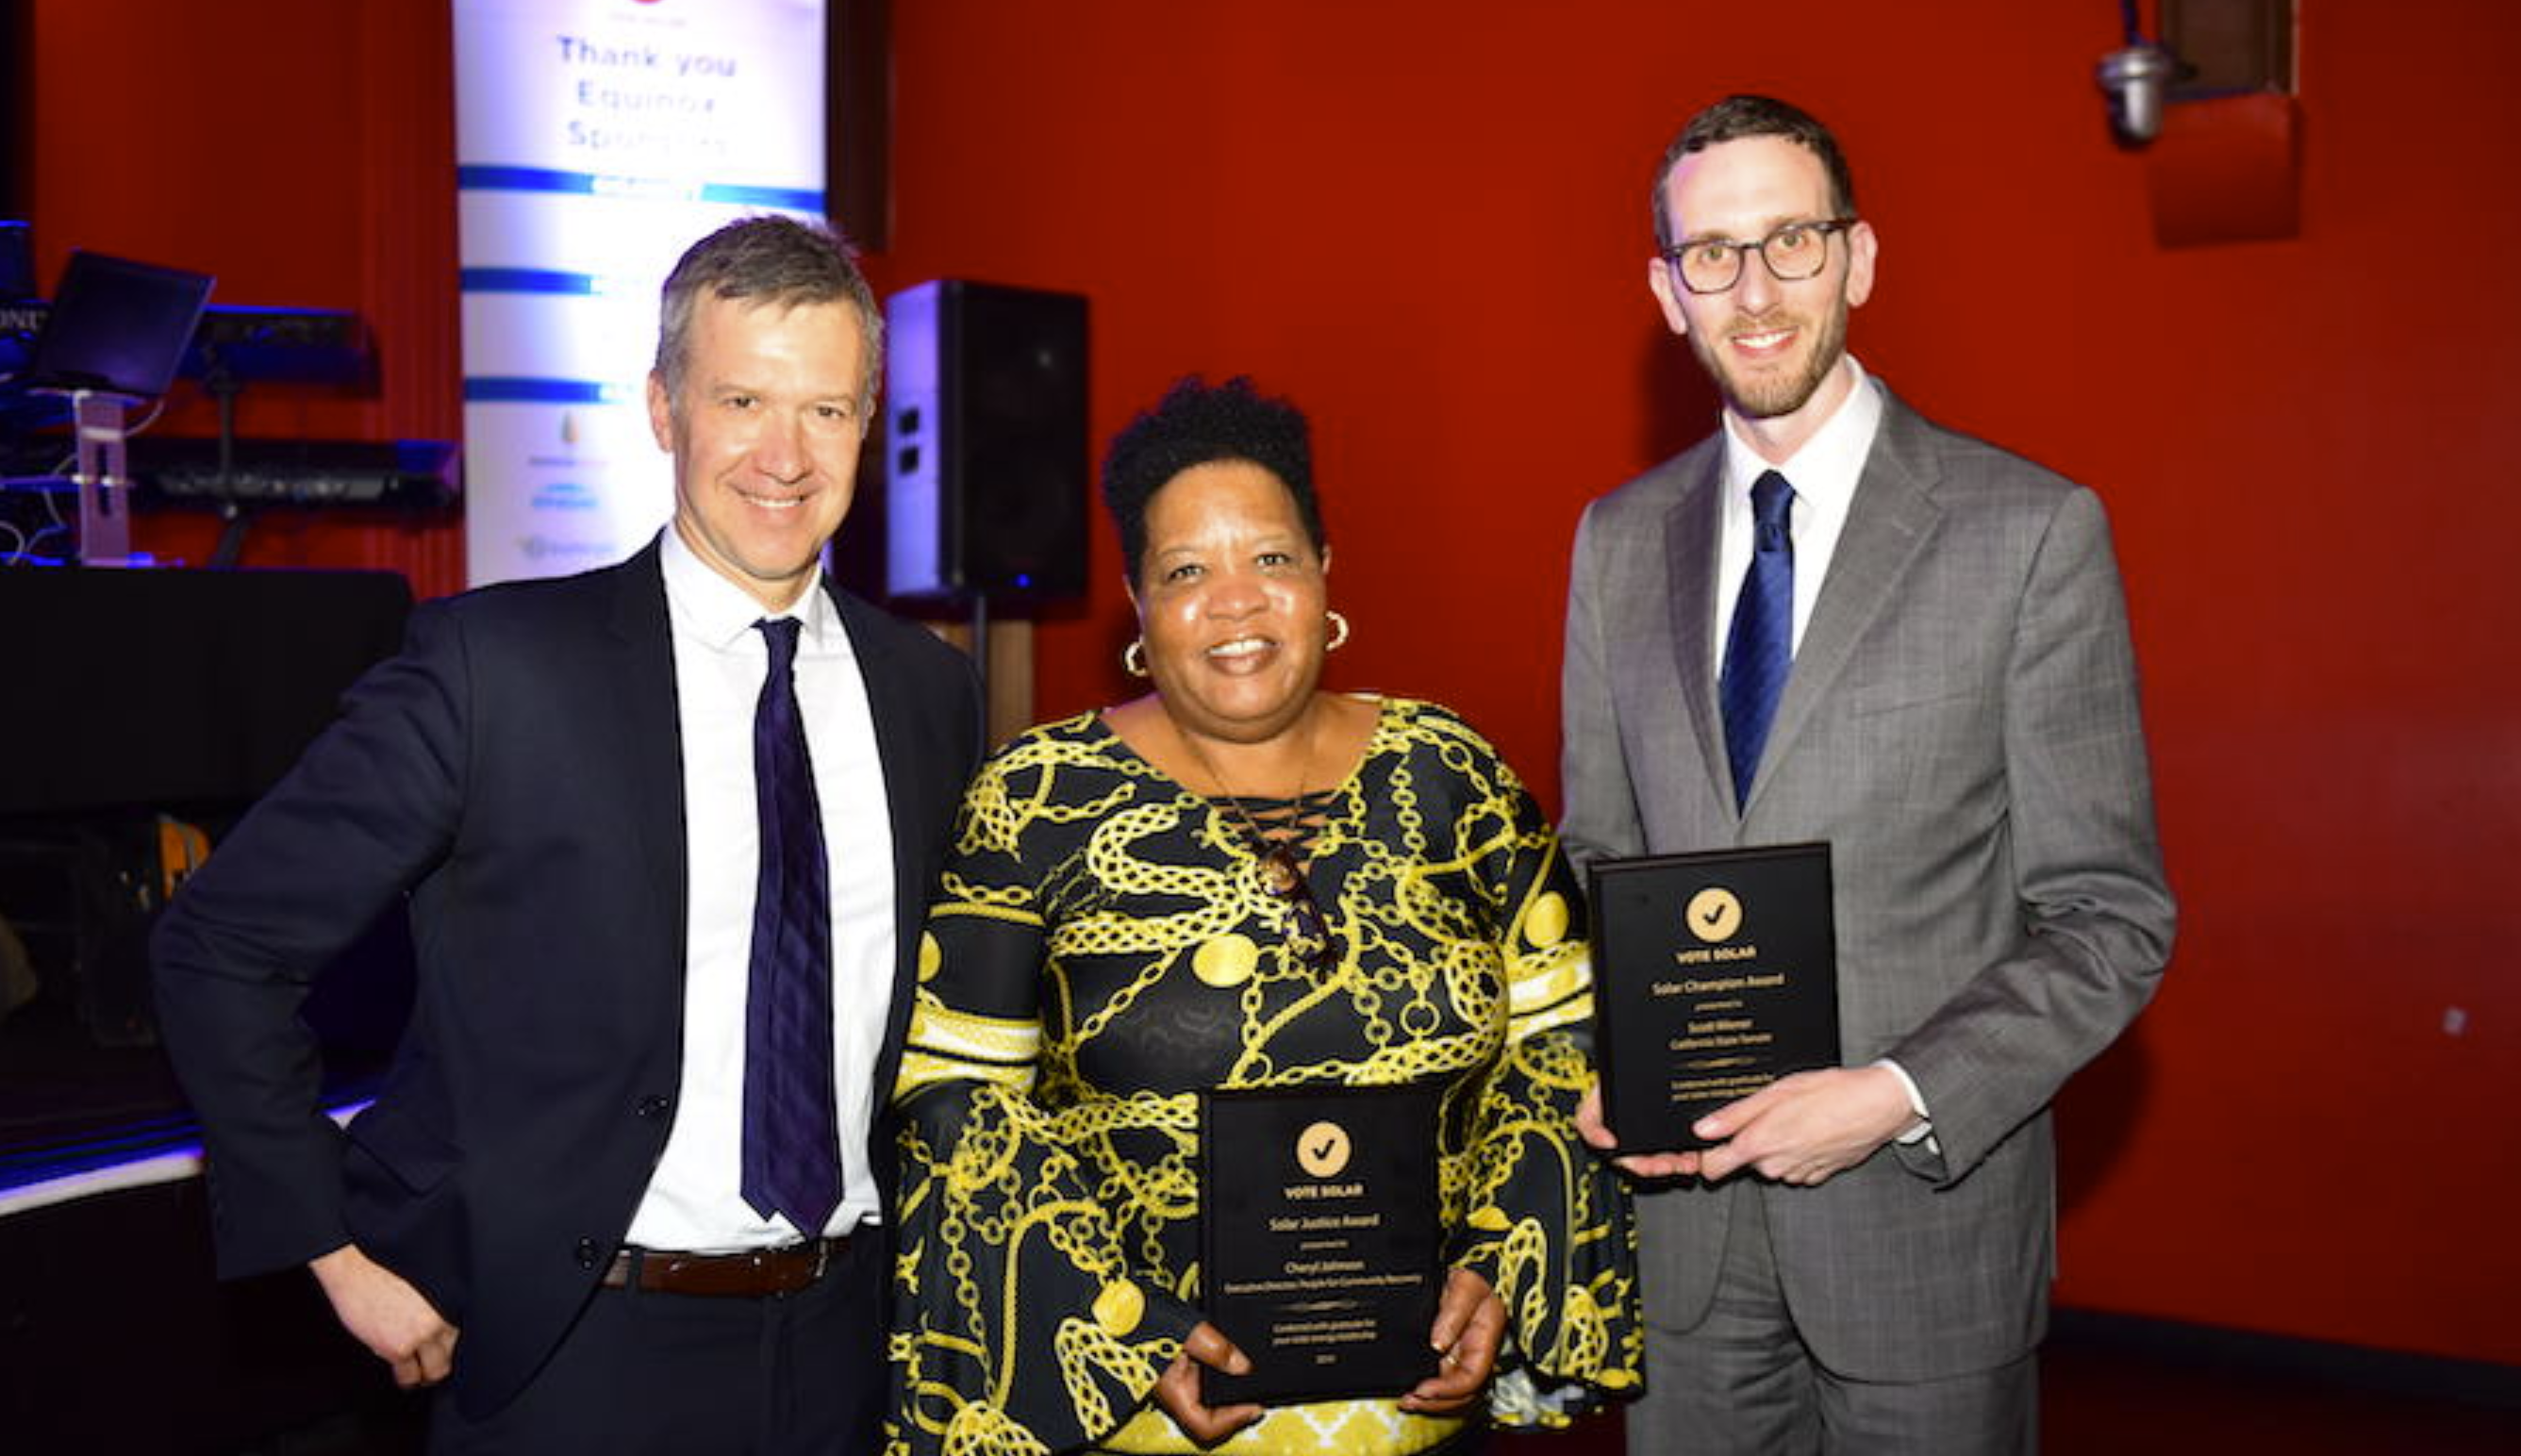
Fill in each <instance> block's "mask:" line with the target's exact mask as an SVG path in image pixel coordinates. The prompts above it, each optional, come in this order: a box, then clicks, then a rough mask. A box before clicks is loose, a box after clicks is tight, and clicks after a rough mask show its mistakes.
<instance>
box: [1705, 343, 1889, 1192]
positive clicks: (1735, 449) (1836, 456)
mask: <svg viewBox="0 0 2521 1456" xmlns="http://www.w3.org/2000/svg"><path fill="white" fill-rule="evenodd" d="M1839 367H1840V368H1841V369H1844V370H1846V371H1847V372H1848V373H1849V374H1850V375H1852V376H1854V379H1855V387H1854V388H1852V389H1850V390H1848V391H1847V397H1846V398H1845V399H1843V400H1841V401H1839V405H1838V408H1837V409H1835V410H1833V411H1831V412H1830V417H1829V418H1828V419H1827V420H1825V421H1823V422H1822V423H1821V427H1820V429H1818V430H1816V431H1814V432H1812V437H1811V439H1808V440H1806V441H1804V443H1803V448H1802V449H1799V450H1797V451H1795V453H1794V454H1792V455H1790V456H1788V457H1787V458H1786V460H1785V461H1784V463H1782V464H1776V465H1771V464H1770V463H1769V462H1768V461H1766V460H1765V459H1763V458H1762V457H1761V455H1760V452H1759V451H1757V450H1755V449H1753V448H1752V447H1751V443H1750V441H1748V440H1746V439H1744V438H1743V437H1742V431H1741V429H1740V427H1739V426H1738V425H1736V424H1735V423H1734V420H1733V415H1732V412H1731V411H1729V410H1728V411H1726V412H1725V415H1724V519H1723V523H1722V525H1721V527H1720V528H1719V532H1718V536H1717V548H1716V550H1717V559H1716V621H1715V630H1716V656H1715V659H1714V660H1715V661H1717V662H1718V663H1719V664H1720V663H1721V662H1722V661H1723V660H1724V643H1725V640H1726V638H1727V637H1728V636H1729V635H1730V634H1731V632H1732V627H1733V604H1734V603H1735V601H1737V600H1738V599H1739V598H1740V597H1741V595H1742V583H1743V581H1744V580H1745V579H1747V578H1748V577H1749V575H1750V572H1751V542H1752V536H1753V534H1754V532H1755V531H1756V530H1757V529H1758V524H1759V523H1758V522H1757V521H1756V520H1755V519H1754V518H1753V516H1752V514H1751V487H1752V486H1753V485H1754V484H1757V483H1758V482H1759V479H1760V477H1761V476H1762V475H1764V474H1765V473H1767V472H1769V471H1775V472H1776V473H1777V474H1778V475H1781V476H1783V477H1785V478H1786V483H1787V484H1788V485H1790V486H1793V487H1794V492H1795V500H1794V506H1793V509H1792V512H1791V514H1790V515H1789V517H1788V518H1787V522H1788V523H1787V533H1788V534H1789V535H1790V536H1792V538H1793V539H1794V543H1795V631H1794V646H1795V648H1796V650H1798V651H1800V650H1801V649H1802V647H1803V645H1804V626H1805V624H1806V623H1808V622H1810V621H1811V614H1812V604H1813V603H1815V602H1818V601H1819V600H1820V588H1821V582H1822V580H1823V579H1824V578H1825V577H1827V576H1828V575H1829V562H1830V558H1831V557H1832V556H1833V555H1835V554H1836V553H1837V551H1838V536H1839V532H1840V531H1841V530H1843V529H1845V528H1846V526H1847V513H1848V510H1849V509H1850V508H1851V507H1853V506H1854V505H1855V504H1856V484H1857V482H1858V481H1860V480H1862V479H1863V478H1864V461H1865V457H1866V456H1868V455H1870V454H1872V453H1873V436H1874V435H1875V434H1877V433H1879V432H1880V431H1881V429H1882V393H1881V391H1880V389H1878V388H1876V387H1875V386H1874V384H1873V381H1872V379H1871V378H1870V377H1869V376H1867V375H1866V374H1865V372H1864V366H1863V365H1861V364H1858V363H1856V356H1855V355H1854V354H1848V355H1845V356H1844V357H1842V358H1841V360H1840V361H1839ZM1873 1065H1874V1066H1876V1067H1887V1068H1889V1069H1891V1072H1892V1074H1893V1075H1895V1076H1897V1077H1899V1078H1900V1085H1901V1086H1902V1087H1903V1088H1904V1089H1906V1091H1907V1093H1908V1109H1909V1111H1910V1112H1912V1113H1914V1114H1915V1115H1916V1120H1915V1121H1914V1122H1912V1123H1911V1124H1909V1125H1908V1126H1907V1127H1906V1128H1903V1129H1902V1131H1901V1133H1900V1136H1899V1141H1901V1142H1903V1143H1911V1142H1916V1141H1918V1140H1919V1139H1922V1138H1927V1137H1929V1136H1930V1135H1931V1134H1932V1132H1933V1124H1932V1121H1931V1119H1930V1117H1929V1116H1928V1114H1927V1112H1926V1099H1925V1095H1924V1094H1923V1093H1921V1092H1919V1091H1918V1090H1917V1079H1916V1078H1914V1077H1912V1076H1910V1075H1908V1069H1906V1068H1904V1067H1902V1066H1901V1065H1900V1064H1899V1063H1897V1062H1894V1061H1892V1060H1891V1059H1890V1058H1888V1057H1884V1058H1882V1059H1881V1060H1880V1061H1877V1062H1875V1063H1874V1064H1873Z"/></svg>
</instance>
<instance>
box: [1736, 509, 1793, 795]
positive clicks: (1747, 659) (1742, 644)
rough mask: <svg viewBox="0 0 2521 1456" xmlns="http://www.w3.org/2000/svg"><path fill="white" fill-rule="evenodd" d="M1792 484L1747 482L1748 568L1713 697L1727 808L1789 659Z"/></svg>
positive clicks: (1748, 773)
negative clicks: (1729, 780) (1727, 768)
mask: <svg viewBox="0 0 2521 1456" xmlns="http://www.w3.org/2000/svg"><path fill="white" fill-rule="evenodd" d="M1794 505H1795V492H1794V487H1792V486H1790V485H1788V484H1787V483H1786V478H1785V477H1783V476H1781V475H1778V474H1777V473H1776V472H1775V471H1764V472H1762V473H1761V476H1760V478H1759V479H1758V480H1756V481H1754V482H1752V485H1751V520H1752V523H1753V524H1752V551H1751V570H1750V573H1749V574H1748V575H1746V576H1744V577H1743V578H1742V595H1741V596H1740V597H1738V598H1737V599H1735V601H1734V603H1733V627H1732V630H1731V632H1730V633H1729V634H1727V635H1726V637H1725V639H1724V675H1723V676H1722V677H1721V678H1719V679H1718V683H1717V697H1718V699H1719V701H1720V702H1721V704H1722V705H1723V708H1724V756H1725V758H1726V760H1727V761H1728V762H1730V764H1731V765H1732V769H1733V806H1734V807H1735V808H1740V807H1741V806H1742V805H1743V804H1744V803H1745V802H1747V801H1748V800H1749V799H1750V797H1751V780H1752V778H1753V777H1754V776H1755V775H1757V774H1758V773H1759V771H1760V751H1761V750H1762V749H1763V748H1765V747H1766V746H1767V742H1768V721H1769V719H1771V718H1773V717H1775V716H1776V713H1777V695H1778V694H1779V693H1781V692H1783V691H1784V690H1785V686H1786V672H1787V670H1788V669H1789V668H1791V667H1793V666H1794V660H1795V646H1794V643H1795V540H1794V535H1793V533H1792V531H1791V529H1790V528H1789V526H1788V524H1787V518H1788V515H1789V513H1791V512H1792V511H1793V510H1794Z"/></svg>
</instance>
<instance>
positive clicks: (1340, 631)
mask: <svg viewBox="0 0 2521 1456" xmlns="http://www.w3.org/2000/svg"><path fill="white" fill-rule="evenodd" d="M1322 615H1323V616H1325V617H1327V618H1329V619H1330V624H1331V640H1330V641H1328V642H1326V643H1324V644H1322V651H1324V652H1326V653H1335V652H1338V651H1339V650H1340V649H1341V648H1343V647H1346V646H1348V618H1347V617H1345V616H1342V615H1340V614H1338V613H1336V612H1325V613H1323V614H1322Z"/></svg>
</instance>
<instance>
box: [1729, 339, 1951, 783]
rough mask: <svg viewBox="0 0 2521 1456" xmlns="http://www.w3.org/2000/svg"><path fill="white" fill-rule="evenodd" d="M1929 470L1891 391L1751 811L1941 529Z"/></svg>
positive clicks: (1919, 425) (1918, 427)
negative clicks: (1908, 573)
mask: <svg viewBox="0 0 2521 1456" xmlns="http://www.w3.org/2000/svg"><path fill="white" fill-rule="evenodd" d="M1932 461H1933V457H1932V452H1931V450H1930V449H1929V447H1928V443H1927V440H1926V437H1925V432H1924V428H1923V422H1922V421H1920V420H1919V419H1918V418H1917V416H1916V415H1914V414H1912V413H1910V412H1909V410H1908V408H1907V407H1906V406H1905V405H1902V403H1900V401H1899V400H1898V399H1897V398H1895V397H1893V395H1892V394H1891V391H1890V390H1888V389H1884V390H1883V391H1882V426H1881V429H1880V431H1879V432H1876V433H1875V435H1874V438H1873V448H1872V450H1871V452H1870V453H1869V454H1867V455H1866V457H1865V461H1864V474H1863V476H1862V478H1860V480H1859V482H1858V484H1857V485H1856V498H1855V500H1854V501H1853V502H1851V503H1850V505H1849V507H1848V513H1847V524H1846V525H1845V526H1843V527H1841V528H1840V531H1839V536H1838V547H1837V549H1836V550H1835V551H1834V552H1833V553H1832V554H1831V557H1830V563H1829V575H1828V577H1827V578H1826V579H1824V580H1823V581H1822V582H1821V588H1820V597H1819V599H1818V600H1817V601H1816V602H1814V603H1813V604H1812V614H1811V621H1810V622H1808V623H1806V624H1805V626H1804V636H1803V642H1802V643H1801V645H1799V646H1798V647H1797V648H1796V650H1795V662H1794V669H1793V671H1791V672H1790V673H1788V674H1787V677H1786V688H1785V692H1784V694H1783V695H1782V696H1781V697H1779V699H1778V700H1777V716H1776V721H1775V722H1774V723H1773V724H1772V725H1771V726H1770V728H1769V730H1768V744H1767V748H1766V750H1765V751H1764V752H1763V753H1762V754H1761V758H1760V774H1759V777H1758V778H1757V779H1755V780H1754V781H1753V782H1752V785H1751V798H1752V801H1753V802H1756V801H1757V800H1758V798H1759V796H1760V793H1761V791H1762V790H1763V789H1765V787H1766V786H1767V784H1768V781H1769V780H1770V779H1772V778H1774V777H1775V770H1776V766H1777V765H1778V764H1779V763H1781V762H1783V761H1784V759H1785V757H1786V755H1787V754H1789V753H1791V752H1793V751H1794V746H1795V740H1796V738H1797V737H1798V736H1799V735H1800V734H1801V733H1802V731H1803V728H1804V725H1805V724H1806V723H1808V722H1809V721H1811V715H1812V713H1813V712H1814V711H1816V710H1817V708H1818V705H1819V704H1820V702H1821V700H1822V699H1823V698H1825V697H1826V696H1827V695H1828V693H1829V690H1830V688H1831V686H1832V685H1833V684H1834V683H1836V682H1837V681H1838V678H1839V675H1840V674H1841V673H1842V672H1844V671H1845V670H1846V667H1847V664H1848V661H1849V660H1851V659H1852V658H1853V657H1854V656H1855V654H1856V644H1857V643H1858V642H1860V641H1862V640H1863V639H1864V634H1865V633H1866V632H1867V631H1868V630H1870V629H1871V628H1872V625H1873V622H1874V619H1875V618H1876V617H1878V616H1880V615H1881V614H1882V612H1883V609H1884V607H1885V606H1886V605H1887V604H1888V603H1889V602H1890V601H1891V600H1892V598H1893V597H1894V596H1895V595H1897V593H1896V591H1895V588H1896V587H1897V586H1898V585H1899V582H1900V578H1901V577H1902V576H1903V575H1904V574H1906V572H1907V570H1908V569H1909V567H1910V565H1911V564H1913V563H1914V562H1915V561H1916V559H1917V554H1918V553H1919V552H1920V551H1922V550H1923V549H1924V548H1925V545H1926V542H1927V541H1928V539H1930V538H1931V537H1932V536H1933V534H1934V531H1935V527H1936V524H1937V523H1939V522H1940V521H1941V520H1942V519H1943V509H1942V508H1941V507H1939V506H1937V505H1936V504H1935V502H1934V494H1933V492H1934V487H1935V483H1936V474H1935V468H1934V465H1933V463H1932ZM1720 739H1721V735H1720V734H1719V741H1720ZM1744 811H1745V812H1746V813H1747V812H1748V811H1749V805H1748V804H1746V805H1745V806H1744Z"/></svg>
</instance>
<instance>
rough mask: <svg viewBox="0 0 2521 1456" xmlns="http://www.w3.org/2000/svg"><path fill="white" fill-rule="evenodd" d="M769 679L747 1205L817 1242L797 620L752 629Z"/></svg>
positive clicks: (812, 840)
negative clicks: (763, 649) (764, 653)
mask: <svg viewBox="0 0 2521 1456" xmlns="http://www.w3.org/2000/svg"><path fill="white" fill-rule="evenodd" d="M755 625H756V626H758V627H759V628H760V629H761V633H762V636H763V637H764V638H766V639H767V640H768V642H769V645H770V672H769V675H768V676H766V677H764V678H763V679H762V682H761V702H760V704H759V705H757V706H756V708H755V710H754V717H753V777H754V795H755V798H756V806H757V807H758V809H759V811H760V814H761V870H760V878H759V879H758V881H757V882H756V887H755V889H754V893H753V965H752V976H751V979H750V980H749V982H748V984H747V986H746V991H745V1002H744V1201H745V1202H746V1203H747V1204H750V1205H752V1206H753V1209H754V1211H755V1212H756V1213H759V1214H760V1215H762V1216H763V1217H765V1218H767V1217H769V1216H770V1215H771V1214H773V1213H781V1214H785V1215H787V1218H788V1221H789V1222H790V1223H793V1224H795V1225H796V1226H797V1230H798V1232H800V1233H802V1234H803V1235H804V1236H805V1237H807V1238H809V1239H812V1238H820V1237H821V1236H822V1233H823V1225H824V1224H825V1223H827V1222H829V1221H830V1220H831V1216H832V1209H833V1208H835V1207H837V1206H839V1205H840V1201H841V1165H840V1153H841V1148H840V1133H839V1128H838V1122H839V1115H838V1113H837V1112H835V1110H834V1109H833V1106H832V904H831V886H830V876H829V873H828V866H827V865H826V864H825V862H824V858H823V824H822V815H821V813H820V812H819V810H818V809H817V807H816V805H815V801H814V765H813V762H812V760H811V759H810V758H808V757H807V756H806V752H805V725H804V723H803V721H802V719H801V718H800V716H799V714H798V711H797V676H796V663H797V633H798V629H799V625H800V624H799V622H798V621H797V619H796V618H795V617H779V618H776V619H774V620H768V621H762V622H756V623H755Z"/></svg>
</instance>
